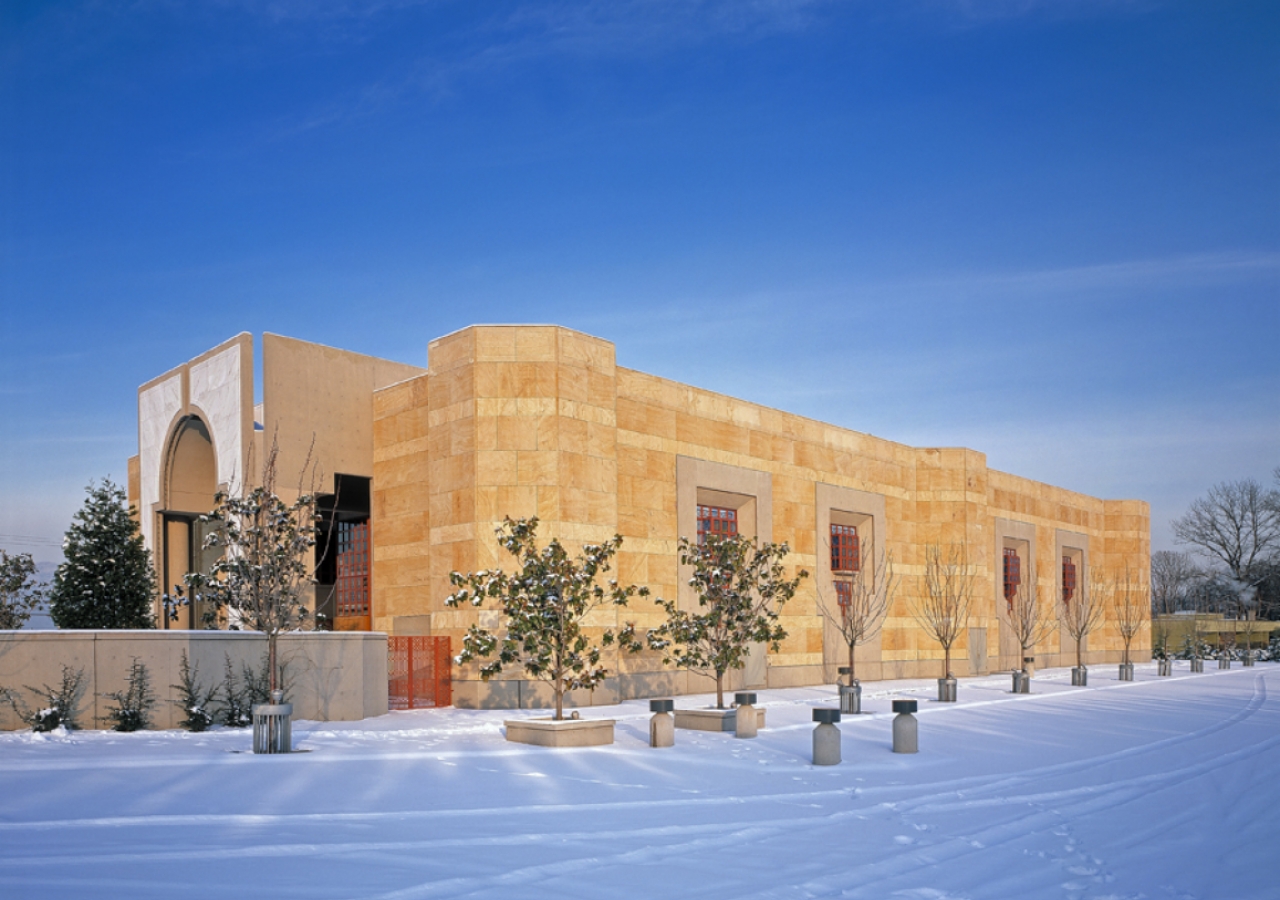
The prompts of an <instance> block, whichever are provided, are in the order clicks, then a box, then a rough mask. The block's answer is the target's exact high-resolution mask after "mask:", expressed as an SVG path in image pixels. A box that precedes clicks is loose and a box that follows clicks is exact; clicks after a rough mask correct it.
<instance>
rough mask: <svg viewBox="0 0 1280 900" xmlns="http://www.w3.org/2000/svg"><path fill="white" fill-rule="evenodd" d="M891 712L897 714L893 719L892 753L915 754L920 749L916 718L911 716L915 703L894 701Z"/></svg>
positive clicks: (914, 709)
mask: <svg viewBox="0 0 1280 900" xmlns="http://www.w3.org/2000/svg"><path fill="white" fill-rule="evenodd" d="M893 711H894V712H896V713H897V715H896V716H894V717H893V752H894V753H915V752H916V751H918V750H919V749H920V742H919V734H918V731H919V729H918V727H917V723H916V717H915V716H914V715H912V713H914V712H915V711H916V701H914V700H894V701H893Z"/></svg>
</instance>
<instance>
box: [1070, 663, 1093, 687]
mask: <svg viewBox="0 0 1280 900" xmlns="http://www.w3.org/2000/svg"><path fill="white" fill-rule="evenodd" d="M1071 684H1072V686H1073V687H1088V686H1089V670H1088V669H1086V668H1085V667H1084V666H1073V667H1072V668H1071Z"/></svg>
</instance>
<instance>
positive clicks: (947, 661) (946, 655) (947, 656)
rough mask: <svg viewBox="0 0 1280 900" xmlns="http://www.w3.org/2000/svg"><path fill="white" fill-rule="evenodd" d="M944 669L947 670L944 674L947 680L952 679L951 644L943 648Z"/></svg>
mask: <svg viewBox="0 0 1280 900" xmlns="http://www.w3.org/2000/svg"><path fill="white" fill-rule="evenodd" d="M942 668H943V669H945V670H946V671H945V672H943V676H944V677H946V678H950V677H951V645H950V644H946V645H945V646H943V648H942Z"/></svg>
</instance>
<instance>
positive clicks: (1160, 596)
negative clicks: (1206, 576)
mask: <svg viewBox="0 0 1280 900" xmlns="http://www.w3.org/2000/svg"><path fill="white" fill-rule="evenodd" d="M1201 574H1202V573H1201V572H1200V569H1199V567H1198V566H1196V564H1195V560H1193V559H1192V558H1191V554H1190V553H1179V552H1177V551H1175V550H1157V551H1156V552H1155V553H1152V554H1151V612H1153V613H1156V614H1158V615H1162V616H1171V615H1173V614H1174V613H1176V612H1177V611H1178V610H1180V609H1185V608H1186V605H1187V604H1188V602H1189V600H1190V598H1189V594H1190V592H1191V589H1192V587H1193V586H1194V584H1195V582H1196V580H1197V579H1199V578H1200V577H1201Z"/></svg>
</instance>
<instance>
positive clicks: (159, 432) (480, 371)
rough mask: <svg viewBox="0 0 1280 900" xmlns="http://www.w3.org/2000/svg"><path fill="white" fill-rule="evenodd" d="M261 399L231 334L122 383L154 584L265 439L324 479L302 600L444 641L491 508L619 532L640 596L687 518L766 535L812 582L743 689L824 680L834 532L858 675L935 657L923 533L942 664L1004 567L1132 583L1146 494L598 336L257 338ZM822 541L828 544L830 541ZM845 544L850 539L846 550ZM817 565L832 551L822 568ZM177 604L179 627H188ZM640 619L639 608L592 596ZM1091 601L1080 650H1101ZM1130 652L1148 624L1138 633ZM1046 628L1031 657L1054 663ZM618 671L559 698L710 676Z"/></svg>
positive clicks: (630, 667) (1100, 658) (891, 674)
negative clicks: (773, 404)
mask: <svg viewBox="0 0 1280 900" xmlns="http://www.w3.org/2000/svg"><path fill="white" fill-rule="evenodd" d="M261 352H262V393H261V398H260V400H255V397H254V377H253V372H254V360H253V357H254V342H253V339H252V338H251V337H250V336H249V335H240V336H238V337H236V338H233V339H232V340H230V341H228V342H227V343H225V344H222V345H220V346H219V347H216V348H214V349H213V350H210V351H209V352H208V353H205V354H203V355H201V356H200V357H197V358H196V359H194V360H192V361H190V362H188V363H186V364H184V365H181V366H179V367H178V368H176V369H173V370H171V371H170V372H168V373H166V374H164V375H162V376H160V377H159V378H157V379H155V380H153V381H151V382H148V383H147V384H145V385H143V386H142V387H141V388H140V389H139V391H138V450H139V452H138V456H136V457H134V458H132V459H131V460H130V463H129V490H130V496H131V499H132V500H133V502H134V503H135V504H136V505H137V506H138V509H139V510H140V515H141V522H142V530H143V533H144V535H145V536H146V540H147V542H148V544H149V546H150V547H151V548H152V550H153V551H154V552H155V555H156V562H157V570H158V571H159V573H160V578H161V583H162V584H161V586H162V589H163V587H164V586H165V585H172V584H175V583H177V582H179V581H180V580H181V575H182V574H183V573H184V572H186V571H188V570H190V569H192V568H193V567H197V566H200V565H202V564H207V562H208V560H201V558H200V557H201V551H200V549H199V545H200V534H199V531H200V524H199V522H198V520H197V516H198V514H199V513H202V512H206V511H207V510H208V509H209V508H210V507H211V505H212V499H213V495H214V493H215V491H217V490H218V489H219V488H220V487H232V488H234V487H236V486H237V485H240V484H241V483H242V482H243V478H244V473H249V475H250V477H251V476H252V473H253V471H254V460H255V459H256V460H261V459H262V458H263V454H264V452H265V451H266V449H267V447H268V446H269V445H270V443H271V441H272V440H273V439H274V440H275V441H276V442H277V443H278V446H279V448H280V460H279V462H280V471H281V472H282V473H284V475H285V480H286V481H287V480H288V474H289V473H293V472H298V471H300V470H301V468H302V466H303V464H304V461H305V460H306V458H307V455H308V453H311V454H312V455H313V456H314V459H315V460H316V461H317V462H318V464H319V471H320V472H321V473H322V474H321V481H320V483H319V484H318V485H315V486H309V485H304V486H303V487H304V488H314V489H317V490H318V491H319V492H320V493H321V494H322V497H321V507H322V510H323V511H324V517H325V518H324V531H325V536H324V540H322V542H321V544H322V546H324V547H328V548H330V550H329V551H328V552H326V553H324V554H322V558H321V559H320V560H318V568H317V580H318V582H319V584H318V586H317V588H316V604H317V609H318V610H320V611H321V612H322V613H323V614H324V615H325V617H326V618H327V619H328V621H330V622H332V623H333V627H335V628H339V629H351V630H370V629H371V630H374V631H383V632H387V633H389V634H434V635H448V636H450V637H451V638H453V640H454V647H455V650H456V648H457V647H458V646H459V644H458V642H459V641H460V640H461V636H462V634H463V632H464V631H465V630H466V628H467V627H468V626H469V625H470V624H471V623H472V622H473V621H475V620H476V619H477V617H480V618H481V619H482V620H484V621H487V622H489V623H490V624H493V619H494V614H493V613H487V612H484V611H476V610H472V609H470V608H468V609H461V610H453V609H449V608H447V607H445V606H444V603H443V601H444V598H445V597H446V596H448V594H449V593H450V590H451V588H450V583H449V573H450V572H451V571H461V572H469V571H474V570H477V569H482V568H490V567H494V566H498V565H502V564H503V563H504V562H505V560H504V559H503V554H502V552H501V551H500V549H499V548H498V546H497V544H496V542H495V540H494V529H495V527H496V526H497V525H498V524H499V523H501V521H502V519H503V517H504V516H511V517H513V518H516V517H522V516H532V515H537V516H538V517H539V519H540V520H541V522H542V526H541V528H540V535H541V536H543V537H550V536H553V535H554V536H557V537H559V538H560V539H561V540H562V541H564V542H565V543H566V544H567V545H569V546H570V547H571V548H572V547H573V546H574V545H575V544H581V543H583V542H588V541H600V540H603V539H605V538H608V537H610V536H612V535H613V534H615V533H618V534H621V535H622V537H623V538H624V543H623V546H622V550H621V552H620V553H619V555H618V558H617V566H616V574H617V577H618V578H619V580H620V581H622V582H624V583H637V584H641V585H646V586H648V587H649V588H650V590H651V591H652V592H653V593H654V594H655V595H657V596H662V597H673V596H674V597H677V598H678V599H679V600H680V602H681V603H682V604H696V599H695V598H692V597H690V596H687V594H688V592H689V588H688V587H687V585H686V584H685V581H686V578H684V577H682V576H681V573H680V571H679V566H678V561H677V554H676V547H677V542H678V539H679V537H680V536H688V537H693V536H695V535H696V534H697V533H698V531H699V528H700V527H702V528H708V527H712V528H716V529H722V528H727V529H731V530H737V531H738V532H740V533H744V534H747V535H750V536H753V537H759V538H761V539H767V540H772V541H785V542H787V543H788V544H789V545H790V547H791V556H790V559H789V564H790V565H791V566H792V567H793V568H804V569H806V570H808V571H809V572H810V573H811V575H812V577H811V578H809V579H807V580H806V581H805V582H804V583H803V584H802V586H801V589H800V592H799V594H798V595H797V597H796V598H795V599H794V600H793V601H792V602H791V603H789V604H788V605H787V606H786V607H785V609H784V610H783V614H782V623H783V625H784V627H785V628H786V630H787V632H788V634H789V637H788V638H787V639H786V641H785V642H783V644H782V646H781V648H780V650H779V651H778V652H776V653H767V654H766V653H764V652H756V653H753V654H752V657H751V660H750V662H749V664H748V666H747V668H746V670H745V671H744V672H743V673H742V674H741V676H740V678H739V679H738V685H740V686H744V687H765V686H769V687H781V686H791V685H803V684H821V683H831V682H832V681H834V680H835V677H836V668H837V667H838V666H839V665H841V664H842V662H843V658H844V654H845V651H844V648H843V646H842V645H841V644H840V642H839V640H838V637H837V636H836V635H835V633H834V629H833V627H832V626H831V625H830V624H829V622H828V619H827V617H824V616H823V615H822V610H823V609H824V608H825V609H827V610H828V611H830V612H832V613H833V614H834V615H838V614H839V612H838V610H839V602H840V596H839V588H838V582H840V581H841V580H842V579H841V577H840V575H839V569H840V568H841V567H842V566H843V565H846V564H843V563H841V562H840V559H841V554H840V552H839V548H840V546H841V545H842V542H843V544H844V545H845V546H847V543H848V541H850V540H856V541H857V542H858V544H859V545H860V546H862V547H864V548H865V547H867V546H868V543H869V545H870V546H872V547H875V548H876V549H877V551H879V550H880V549H883V550H885V551H887V552H888V553H889V554H891V555H892V558H893V560H894V567H895V570H896V572H897V573H898V574H899V576H900V584H899V588H898V590H897V593H896V596H895V598H894V601H893V603H892V605H891V607H890V608H889V610H888V614H887V617H886V618H885V621H884V625H883V628H882V629H881V631H880V633H879V634H878V635H877V636H876V637H875V638H874V639H873V640H871V641H869V642H868V643H867V644H866V645H865V646H864V647H862V648H860V649H859V653H858V670H859V675H860V676H862V677H863V678H864V680H865V679H871V680H875V679H880V678H895V677H927V676H935V675H941V674H942V673H941V666H942V662H941V659H942V652H941V649H940V648H939V647H938V646H937V645H936V643H933V642H931V641H930V640H929V639H928V638H927V636H926V635H925V634H924V633H923V631H922V630H921V628H920V626H919V624H918V623H917V622H916V620H915V618H914V617H913V615H912V605H913V601H914V600H915V598H916V597H917V596H918V594H919V591H920V590H921V589H922V586H923V585H922V581H923V577H922V576H923V571H924V554H925V550H926V548H927V547H928V546H930V545H944V546H951V547H956V548H959V550H960V552H962V553H963V555H964V558H965V559H966V560H967V562H968V563H969V565H970V566H971V570H972V571H973V572H974V574H975V578H976V583H977V590H976V592H975V594H976V602H975V608H974V610H973V612H972V615H971V619H970V621H969V627H968V629H967V632H966V633H965V634H964V635H962V637H961V639H960V641H959V643H958V645H957V648H956V650H955V651H954V653H953V657H954V658H955V663H954V665H953V668H955V670H956V673H957V674H959V675H962V676H963V675H966V674H980V673H987V672H994V671H1001V670H1009V669H1012V668H1014V667H1015V666H1016V665H1017V663H1018V660H1019V656H1020V651H1019V648H1018V645H1017V642H1016V640H1014V639H1013V636H1012V633H1011V631H1010V623H1009V616H1008V609H1007V602H1006V592H1007V591H1008V589H1009V579H1010V578H1013V579H1020V580H1021V581H1022V582H1024V583H1025V584H1027V585H1028V586H1034V588H1035V590H1036V591H1037V593H1038V595H1039V597H1040V598H1041V599H1042V601H1044V602H1046V603H1049V604H1052V603H1053V602H1055V601H1056V600H1057V598H1058V597H1059V596H1060V592H1061V591H1062V590H1063V586H1064V581H1065V582H1066V583H1068V584H1070V583H1071V582H1072V580H1074V582H1075V583H1076V584H1084V583H1085V582H1086V579H1087V578H1088V576H1089V573H1090V571H1091V570H1092V571H1099V570H1100V572H1101V573H1102V574H1104V575H1106V576H1108V577H1112V578H1116V577H1122V576H1123V574H1124V573H1125V572H1126V571H1127V573H1128V576H1129V578H1130V579H1131V581H1132V582H1133V583H1135V584H1136V585H1137V586H1138V588H1139V589H1140V590H1141V591H1143V596H1145V591H1146V584H1147V580H1148V572H1149V562H1148V560H1149V549H1150V522H1149V512H1148V506H1147V504H1146V503H1145V502H1143V501H1139V500H1103V499H1099V498H1095V497H1090V496H1086V495H1083V494H1079V493H1075V492H1073V491H1069V490H1066V489H1064V488H1058V487H1053V486H1050V485H1046V484H1042V483H1039V482H1036V481H1031V480H1028V479H1025V478H1020V477H1018V476H1016V475H1010V474H1007V473H1004V472H999V471H996V470H994V469H989V468H988V467H987V464H986V458H985V456H984V455H983V454H982V453H980V452H977V451H974V450H967V449H958V448H918V447H909V446H906V445H903V444H899V443H895V442H893V441H888V440H883V439H881V438H876V437H872V436H870V435H866V434H861V433H859V432H856V431H850V430H848V429H845V428H839V427H836V426H834V425H828V424H825V423H822V422H818V421H814V420H812V419H807V418H804V417H802V416H797V415H793V414H790V413H787V412H783V411H780V410H775V409H770V408H768V407H764V406H760V405H757V404H753V403H748V402H745V401H742V400H737V399H734V398H731V397H726V396H724V395H721V394H716V393H713V392H711V391H705V390H700V389H698V388H695V387H690V386H688V385H684V384H679V383H677V382H674V381H670V380H667V379H665V378H661V377H659V376H656V375H650V374H647V373H644V372H637V371H634V370H632V369H626V368H622V367H621V366H618V365H617V364H616V362H615V354H614V345H613V344H611V343H610V342H608V341H605V340H602V339H600V338H595V337H591V336H589V335H586V334H582V333H580V332H576V331H572V330H569V329H566V328H560V327H555V326H474V327H470V328H466V329H463V330H461V331H458V332H455V333H453V334H450V335H447V336H445V337H442V338H439V339H437V340H435V341H432V342H431V343H430V345H429V349H428V367H427V368H420V367H417V366H411V365H405V364H402V363H396V362H390V361H387V360H381V359H375V358H373V357H368V356H362V355H359V354H355V353H349V352H345V351H341V350H335V349H332V348H329V347H323V346H319V345H316V344H309V343H305V342H302V341H297V340H292V339H289V338H284V337H280V336H277V335H270V334H268V335H264V336H263V338H262V341H261ZM833 548H834V549H835V551H836V552H834V553H833ZM846 558H847V557H846ZM833 566H834V567H835V568H834V569H833ZM183 615H184V616H188V618H186V619H184V620H182V621H179V622H177V623H175V624H174V627H187V625H188V624H189V622H190V618H189V615H190V614H189V613H187V612H184V613H183ZM623 620H625V621H632V622H635V623H636V624H637V625H639V626H641V627H644V626H648V625H655V624H657V623H658V622H659V621H661V613H660V610H659V609H658V608H657V607H656V606H654V605H653V604H652V603H651V602H648V601H643V600H641V601H638V602H635V603H633V604H632V606H631V607H630V608H628V609H626V610H622V611H618V612H616V613H615V611H613V610H611V611H610V612H608V613H607V614H602V615H600V616H599V619H598V621H597V622H596V623H595V624H596V625H598V626H599V627H600V628H601V629H603V628H606V627H609V626H613V625H616V624H620V623H621V622H622V621H623ZM1120 647H1121V644H1120V640H1119V635H1118V633H1117V631H1116V629H1115V626H1114V622H1113V621H1112V619H1111V617H1110V616H1109V617H1108V620H1107V621H1106V622H1105V623H1104V625H1103V627H1102V629H1101V630H1100V631H1099V632H1095V633H1094V634H1093V635H1091V636H1090V638H1089V642H1088V654H1087V661H1088V662H1090V663H1101V662H1110V661H1115V660H1117V659H1118V658H1119V653H1120ZM1135 649H1136V650H1137V653H1138V656H1139V657H1140V658H1141V657H1144V656H1146V655H1148V654H1149V649H1150V648H1149V635H1148V634H1146V630H1145V629H1144V631H1143V633H1142V634H1140V636H1139V638H1138V642H1137V645H1136V647H1135ZM1073 654H1074V649H1073V647H1072V645H1071V644H1070V642H1069V640H1068V638H1067V636H1066V635H1065V634H1064V633H1059V632H1058V631H1054V632H1053V633H1052V634H1051V635H1050V636H1049V637H1048V638H1047V639H1046V640H1045V641H1043V642H1041V643H1040V644H1039V645H1038V646H1037V648H1036V657H1037V662H1038V664H1039V665H1041V666H1045V665H1057V664H1063V665H1066V664H1071V663H1072V662H1073V661H1074V655H1073ZM610 668H611V669H612V670H613V671H614V672H616V673H617V675H616V676H615V677H613V678H611V679H610V680H609V681H608V682H607V683H606V684H605V685H604V686H602V687H600V688H598V689H596V691H594V694H593V696H581V697H575V698H572V700H573V702H577V703H582V704H587V703H593V702H594V703H606V702H613V701H615V700H617V699H619V698H623V699H625V698H628V697H643V696H656V695H667V694H672V693H675V694H682V693H690V692H700V691H706V690H709V689H711V687H712V683H711V681H710V680H709V679H707V678H705V677H703V676H701V675H698V674H696V673H685V672H682V671H675V670H671V669H668V668H665V667H664V666H663V665H662V662H661V659H660V658H658V657H657V656H655V655H653V654H638V655H627V654H623V655H622V656H621V658H619V657H617V656H616V655H614V656H611V658H610ZM547 694H548V692H547V691H546V690H545V689H544V687H543V686H542V685H540V684H537V683H531V682H528V681H523V680H521V679H520V677H519V674H518V673H514V672H513V673H512V674H511V677H509V678H504V679H502V680H497V679H495V680H494V681H491V682H489V683H487V684H486V683H483V682H481V681H480V680H479V678H478V676H477V675H476V673H475V671H474V668H472V667H464V668H461V669H459V670H457V671H455V673H454V699H455V703H456V704H457V705H459V706H484V705H490V706H531V705H540V704H543V703H545V702H546V699H547Z"/></svg>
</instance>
